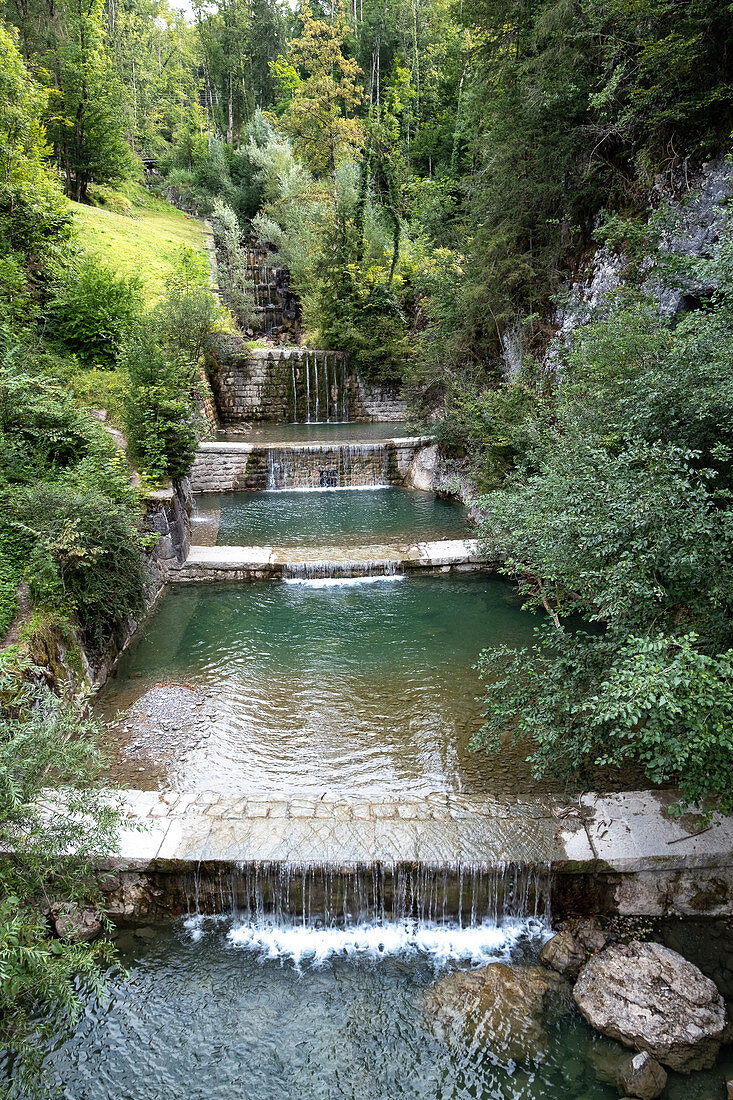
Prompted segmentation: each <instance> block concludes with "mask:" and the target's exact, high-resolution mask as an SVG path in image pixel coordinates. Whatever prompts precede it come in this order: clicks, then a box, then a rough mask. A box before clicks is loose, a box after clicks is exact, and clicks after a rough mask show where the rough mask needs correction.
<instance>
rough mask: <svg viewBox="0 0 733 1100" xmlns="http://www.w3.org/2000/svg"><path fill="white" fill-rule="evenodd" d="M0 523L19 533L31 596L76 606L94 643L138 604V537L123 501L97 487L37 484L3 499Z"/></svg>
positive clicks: (70, 608)
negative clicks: (80, 490)
mask: <svg viewBox="0 0 733 1100" xmlns="http://www.w3.org/2000/svg"><path fill="white" fill-rule="evenodd" d="M3 527H4V534H5V536H6V537H7V536H8V535H10V536H12V537H14V538H15V539H16V540H19V541H23V540H24V541H25V550H26V554H27V567H26V579H27V580H28V583H29V586H30V590H31V596H32V598H33V601H34V603H35V604H36V605H39V606H42V607H53V608H58V609H62V610H64V611H65V612H67V613H69V614H75V615H76V618H77V620H78V622H79V625H80V627H81V629H82V631H83V632H84V634H85V636H86V637H87V638H88V639H89V640H90V641H92V642H94V643H95V644H96V645H102V644H103V643H104V642H105V641H106V640H107V639H108V638H109V636H110V635H111V634H112V633H114V631H115V630H116V629H117V628H118V627H119V626H120V625H121V624H122V623H124V622H125V621H126V620H127V619H128V618H129V617H130V616H131V615H134V614H135V613H136V612H139V611H140V610H142V607H143V605H144V597H145V591H146V584H147V575H146V569H145V563H144V560H143V558H142V555H141V551H142V549H143V539H142V536H141V534H140V531H139V529H138V526H137V524H136V522H135V520H134V519H133V517H132V515H131V513H130V511H129V510H128V509H127V508H125V507H124V506H121V505H120V504H118V503H115V502H114V501H111V500H109V499H107V498H106V497H105V496H103V495H102V494H101V493H95V492H87V493H70V492H68V491H65V490H64V489H61V488H55V487H51V486H46V485H36V486H34V487H33V488H30V489H26V490H24V491H22V492H19V493H17V494H14V495H13V497H12V498H10V499H9V500H8V501H7V502H6V518H5V520H4V523H3ZM4 541H5V540H4Z"/></svg>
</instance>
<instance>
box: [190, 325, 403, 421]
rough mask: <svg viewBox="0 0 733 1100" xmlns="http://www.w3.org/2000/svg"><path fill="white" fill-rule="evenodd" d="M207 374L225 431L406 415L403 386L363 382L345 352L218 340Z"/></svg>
mask: <svg viewBox="0 0 733 1100" xmlns="http://www.w3.org/2000/svg"><path fill="white" fill-rule="evenodd" d="M206 369H207V375H208V378H209V380H210V383H211V388H212V390H213V392H214V396H215V398H216V405H217V409H218V413H219V418H220V420H221V423H222V425H223V426H224V427H230V426H232V427H236V426H239V425H241V424H243V423H248V422H253V421H255V422H259V421H274V422H284V423H295V422H301V423H306V422H309V421H328V420H331V421H344V420H349V421H356V422H368V421H391V422H394V421H401V420H404V419H405V416H406V412H407V405H406V402H405V400H404V399H403V398H402V396H401V394H400V392H399V389H398V387H396V386H395V385H394V384H393V383H369V382H365V381H364V380H363V379H360V378H358V377H357V376H356V375H355V374H354V373H353V372H351V371H350V370H349V367H348V360H347V357H346V355H345V353H344V352H340V351H327V350H323V349H319V348H304V347H291V348H272V347H267V348H250V347H249V346H248V344H247V343H246V341H245V340H244V339H243V338H242V337H241V336H236V335H217V337H216V338H215V340H214V342H213V343H212V345H211V347H210V349H209V350H208V352H207V358H206Z"/></svg>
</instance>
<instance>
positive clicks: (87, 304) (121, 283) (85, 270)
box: [49, 256, 143, 367]
mask: <svg viewBox="0 0 733 1100" xmlns="http://www.w3.org/2000/svg"><path fill="white" fill-rule="evenodd" d="M142 309H143V297H142V283H141V281H140V279H138V278H137V277H129V278H128V277H125V276H124V275H116V274H115V273H114V272H113V271H112V270H111V269H110V268H108V267H107V266H106V265H105V264H103V263H101V262H100V261H99V260H97V259H96V258H95V257H93V256H87V257H85V258H84V259H83V260H81V262H80V263H79V264H78V265H77V266H76V267H75V268H73V269H72V270H71V271H70V272H69V273H68V274H67V277H66V279H65V281H64V282H63V283H62V285H61V286H60V287H59V288H58V290H57V292H56V295H55V297H54V298H53V299H52V301H51V303H50V305H49V314H50V319H51V324H52V326H53V332H54V336H55V337H56V338H57V339H58V340H59V341H60V342H61V343H63V344H64V345H65V347H67V348H68V349H69V350H70V351H72V352H75V353H76V354H77V355H78V356H79V358H80V359H82V360H83V361H84V362H85V363H89V364H100V365H103V366H106V367H114V365H115V363H116V361H117V356H118V353H119V351H120V347H121V345H122V343H123V341H124V340H125V339H127V338H128V337H129V335H130V333H131V332H132V329H133V328H134V326H135V324H136V322H137V321H138V319H139V318H140V316H141V314H142Z"/></svg>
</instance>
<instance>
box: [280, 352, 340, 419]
mask: <svg viewBox="0 0 733 1100" xmlns="http://www.w3.org/2000/svg"><path fill="white" fill-rule="evenodd" d="M283 354H285V353H283ZM288 355H289V358H290V387H291V393H292V407H293V415H292V422H293V423H305V424H312V423H313V422H316V423H323V422H324V421H322V419H321V417H322V416H323V417H324V418H325V423H331V422H333V421H339V422H344V423H345V422H348V419H349V400H348V390H347V377H348V376H347V371H346V362H345V360H344V359H343V357H341V356H340V355H339V354H338V353H336V352H327V351H309V350H307V349H303V350H302V351H300V352H297V351H293V352H290V353H288ZM319 359H320V364H321V369H319ZM339 359H341V360H342V367H341V372H340V377H339V371H338V360H339ZM331 363H333V367H332V368H331Z"/></svg>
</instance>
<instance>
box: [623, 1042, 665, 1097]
mask: <svg viewBox="0 0 733 1100" xmlns="http://www.w3.org/2000/svg"><path fill="white" fill-rule="evenodd" d="M666 1084H667V1074H666V1073H665V1072H664V1070H663V1069H662V1067H661V1066H660V1064H659V1062H657V1060H656V1058H652V1056H651V1054H649V1053H648V1052H647V1051H646V1050H643V1051H641V1052H640V1053H639V1054H635V1055H634V1056H633V1057H632V1058H627V1059H626V1062H625V1063H624V1065H622V1067H621V1069H620V1071H619V1075H618V1078H617V1080H616V1087H617V1088H618V1091H619V1092H620V1093H622V1094H626V1095H628V1096H636V1097H638V1098H639V1100H654V1097H655V1096H659V1094H660V1093H661V1092H662V1090H663V1089H664V1086H665V1085H666Z"/></svg>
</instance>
